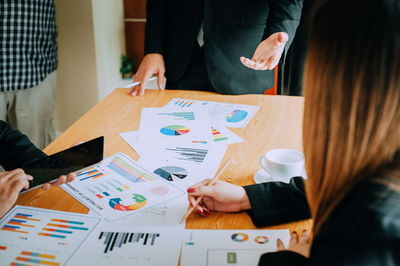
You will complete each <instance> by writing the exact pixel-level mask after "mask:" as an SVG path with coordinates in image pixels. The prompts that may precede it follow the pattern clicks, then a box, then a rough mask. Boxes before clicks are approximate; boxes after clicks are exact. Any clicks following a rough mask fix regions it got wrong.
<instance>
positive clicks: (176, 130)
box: [160, 125, 190, 136]
mask: <svg viewBox="0 0 400 266" xmlns="http://www.w3.org/2000/svg"><path fill="white" fill-rule="evenodd" d="M189 131H190V129H189V128H187V127H185V126H181V125H171V126H166V127H163V128H161V129H160V132H161V133H162V134H164V135H167V136H180V135H185V134H187V133H189Z"/></svg>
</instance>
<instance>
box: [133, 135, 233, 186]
mask: <svg viewBox="0 0 400 266" xmlns="http://www.w3.org/2000/svg"><path fill="white" fill-rule="evenodd" d="M226 149H227V146H226V145H218V146H213V145H204V144H187V145H179V144H178V145H175V144H173V143H152V144H151V145H149V147H148V148H147V150H146V153H145V154H143V156H141V157H140V159H139V161H138V162H139V163H140V165H143V167H145V168H146V169H148V170H149V171H150V172H152V173H153V174H155V175H158V176H159V177H160V178H163V179H165V180H167V181H168V182H170V183H173V184H174V185H175V186H178V187H180V188H182V189H185V188H187V187H189V186H191V185H193V184H196V183H198V182H200V181H202V180H204V179H206V178H213V177H214V175H215V173H216V171H217V170H218V167H219V165H220V163H221V161H222V159H223V157H224V155H225V152H226Z"/></svg>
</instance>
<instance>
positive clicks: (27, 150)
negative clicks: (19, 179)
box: [0, 121, 47, 171]
mask: <svg viewBox="0 0 400 266" xmlns="http://www.w3.org/2000/svg"><path fill="white" fill-rule="evenodd" d="M0 151H1V152H0V165H1V166H3V168H4V169H5V170H7V171H9V170H13V169H16V168H20V167H23V166H24V165H25V164H27V163H30V162H32V161H34V160H37V159H41V158H45V157H46V156H47V155H46V154H45V153H43V152H42V151H41V150H39V149H38V148H36V146H35V145H34V144H33V143H32V142H31V141H30V140H29V139H28V138H27V137H26V136H25V135H23V134H22V133H21V132H19V131H18V130H14V129H12V128H11V127H10V125H9V124H7V123H6V122H4V121H0Z"/></svg>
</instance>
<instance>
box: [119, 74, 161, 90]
mask: <svg viewBox="0 0 400 266" xmlns="http://www.w3.org/2000/svg"><path fill="white" fill-rule="evenodd" d="M155 79H157V76H152V77H150V78H149V80H148V81H152V80H155ZM140 83H141V81H136V82H133V83H131V84H128V85H126V86H124V88H131V87H133V86H137V85H139V84H140Z"/></svg>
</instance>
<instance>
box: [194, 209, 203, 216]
mask: <svg viewBox="0 0 400 266" xmlns="http://www.w3.org/2000/svg"><path fill="white" fill-rule="evenodd" d="M196 212H197V213H198V214H201V215H204V213H203V212H202V211H200V210H197V211H196Z"/></svg>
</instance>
